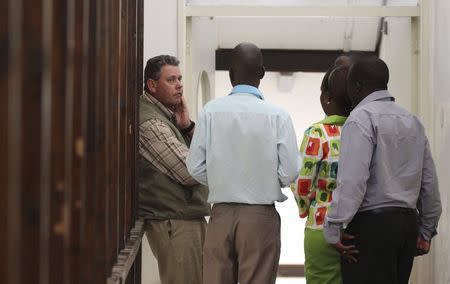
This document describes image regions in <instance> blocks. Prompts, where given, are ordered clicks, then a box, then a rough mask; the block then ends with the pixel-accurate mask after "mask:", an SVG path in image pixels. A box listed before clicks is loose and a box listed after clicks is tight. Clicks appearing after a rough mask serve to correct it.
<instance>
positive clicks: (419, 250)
mask: <svg viewBox="0 0 450 284" xmlns="http://www.w3.org/2000/svg"><path fill="white" fill-rule="evenodd" d="M430 246H431V244H430V242H429V241H427V240H425V239H424V238H422V237H421V236H418V237H417V242H416V256H419V255H424V254H427V253H428V252H429V251H430Z"/></svg>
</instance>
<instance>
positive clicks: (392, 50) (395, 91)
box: [380, 18, 413, 111]
mask: <svg viewBox="0 0 450 284" xmlns="http://www.w3.org/2000/svg"><path fill="white" fill-rule="evenodd" d="M386 21H387V23H388V24H387V25H388V26H387V30H388V34H387V35H383V38H382V44H381V49H380V58H381V59H383V60H384V61H385V62H386V64H387V65H388V67H389V76H390V78H389V85H388V89H389V91H390V92H391V94H392V95H393V96H394V97H395V99H396V101H397V102H398V103H399V104H400V105H402V106H403V107H405V108H406V109H408V110H410V111H411V110H412V104H413V101H412V96H411V56H412V53H411V52H412V49H411V19H409V18H386Z"/></svg>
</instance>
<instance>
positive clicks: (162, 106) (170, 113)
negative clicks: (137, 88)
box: [143, 91, 175, 119]
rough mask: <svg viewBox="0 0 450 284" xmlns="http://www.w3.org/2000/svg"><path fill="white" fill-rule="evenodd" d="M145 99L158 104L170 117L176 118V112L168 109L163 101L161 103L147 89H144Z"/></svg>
mask: <svg viewBox="0 0 450 284" xmlns="http://www.w3.org/2000/svg"><path fill="white" fill-rule="evenodd" d="M143 96H144V99H146V100H147V101H148V102H150V103H152V104H154V105H156V106H157V107H158V108H159V109H160V110H161V111H162V112H163V113H164V114H165V115H166V116H167V117H168V118H169V119H173V118H174V116H175V115H174V113H173V112H172V111H171V110H170V109H168V108H167V107H165V106H164V105H163V104H162V103H160V102H159V101H158V100H157V99H156V98H155V97H154V96H152V95H151V94H149V93H148V92H147V91H144V94H143Z"/></svg>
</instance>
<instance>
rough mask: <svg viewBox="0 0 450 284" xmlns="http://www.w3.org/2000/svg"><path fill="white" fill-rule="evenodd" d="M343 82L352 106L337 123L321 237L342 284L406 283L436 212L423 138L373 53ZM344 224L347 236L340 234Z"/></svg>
mask: <svg viewBox="0 0 450 284" xmlns="http://www.w3.org/2000/svg"><path fill="white" fill-rule="evenodd" d="M348 81H349V97H350V100H351V101H352V103H353V106H354V107H355V108H354V109H353V110H352V112H351V114H350V116H349V117H348V119H347V121H346V122H345V125H344V127H343V129H342V135H341V145H342V146H341V153H340V159H339V172H338V184H339V186H338V187H337V188H336V190H335V191H334V193H333V201H332V203H331V209H330V211H329V212H328V215H327V217H326V221H325V225H324V234H325V238H326V239H327V241H328V242H329V243H331V244H334V245H335V247H336V248H337V249H338V250H339V251H340V253H341V255H342V258H341V266H342V269H341V271H342V279H343V282H344V283H345V284H347V283H365V284H370V283H377V284H378V283H399V284H407V283H408V280H409V275H410V273H411V268H412V264H413V259H414V256H415V255H421V254H425V253H427V252H428V251H429V249H430V242H431V239H432V237H434V236H435V235H436V228H437V224H438V220H439V217H440V215H441V212H442V208H441V202H440V196H439V189H438V181H437V177H436V169H435V166H434V162H433V159H432V157H431V153H430V146H429V144H428V139H427V137H426V135H425V129H424V127H423V126H422V124H421V123H420V121H419V119H418V118H417V117H416V116H415V115H413V114H412V113H410V112H409V111H407V110H405V109H403V108H402V107H400V106H399V105H398V104H396V103H395V101H394V97H392V96H391V95H390V94H389V92H388V91H387V83H388V81H389V71H388V67H387V66H386V64H385V63H384V62H383V61H382V60H381V59H378V58H365V59H360V60H357V61H356V62H355V63H354V64H353V65H352V67H351V69H350V73H349V76H348ZM347 224H348V226H347V228H346V229H345V233H346V234H348V235H346V234H343V233H341V230H342V229H343V227H344V226H345V225H347ZM348 238H350V239H351V240H350V242H349V243H346V241H349V240H348ZM343 239H344V241H343V242H344V244H343V243H342V240H343ZM346 239H347V240H346Z"/></svg>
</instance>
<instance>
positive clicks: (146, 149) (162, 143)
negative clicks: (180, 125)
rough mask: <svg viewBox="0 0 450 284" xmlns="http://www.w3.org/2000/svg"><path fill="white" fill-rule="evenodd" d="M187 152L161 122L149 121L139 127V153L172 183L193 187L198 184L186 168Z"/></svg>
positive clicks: (168, 128) (184, 146) (156, 120)
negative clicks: (171, 180) (172, 181)
mask: <svg viewBox="0 0 450 284" xmlns="http://www.w3.org/2000/svg"><path fill="white" fill-rule="evenodd" d="M188 150H189V149H188V147H187V146H186V145H185V144H183V143H181V142H180V141H179V140H178V139H177V137H176V136H175V133H174V132H173V131H172V129H170V127H169V126H168V125H166V124H165V123H163V122H162V121H160V120H158V119H150V120H147V121H145V122H143V123H142V124H141V125H139V153H140V154H141V155H142V156H143V157H144V158H145V159H147V160H148V161H149V162H150V163H151V164H152V165H154V166H155V167H156V168H158V169H159V170H160V171H161V172H162V173H164V174H166V175H167V176H169V177H170V178H171V179H173V180H174V181H176V182H178V183H180V184H182V185H185V186H193V185H195V184H198V183H197V181H196V180H195V179H193V178H192V177H191V176H190V175H189V172H188V170H187V168H186V156H187V153H188Z"/></svg>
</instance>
